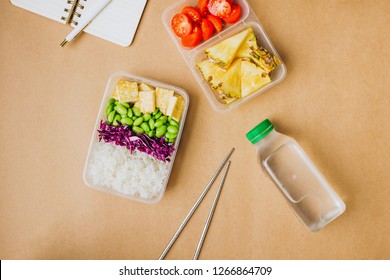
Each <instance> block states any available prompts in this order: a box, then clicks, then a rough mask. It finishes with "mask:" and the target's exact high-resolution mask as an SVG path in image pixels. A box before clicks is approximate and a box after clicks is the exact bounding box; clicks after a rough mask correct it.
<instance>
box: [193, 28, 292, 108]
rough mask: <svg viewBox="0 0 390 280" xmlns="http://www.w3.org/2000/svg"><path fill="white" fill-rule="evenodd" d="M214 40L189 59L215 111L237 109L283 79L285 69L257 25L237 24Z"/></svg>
mask: <svg viewBox="0 0 390 280" xmlns="http://www.w3.org/2000/svg"><path fill="white" fill-rule="evenodd" d="M218 37H219V38H213V39H212V40H210V41H209V42H207V44H205V45H203V46H202V48H201V49H199V50H197V52H196V54H194V55H193V57H192V58H191V60H190V66H191V70H192V71H193V74H194V75H195V77H196V79H197V80H198V82H199V84H200V86H201V87H202V89H203V91H204V92H205V94H206V96H207V97H208V99H209V101H210V102H211V104H212V105H213V107H214V109H215V110H217V111H226V110H230V109H232V108H234V107H237V106H238V105H240V104H243V103H245V102H247V101H249V100H250V99H252V98H253V97H255V96H257V95H259V94H260V93H262V92H264V91H265V90H267V89H269V88H271V87H272V86H274V85H276V84H277V83H279V82H281V81H282V80H283V79H284V77H285V75H286V67H285V65H284V64H283V62H282V60H281V59H280V57H279V55H278V53H277V52H276V50H275V48H274V47H273V45H272V43H271V41H270V40H269V38H268V37H267V35H266V34H265V32H264V31H263V29H262V27H261V26H260V24H259V23H257V22H249V23H244V24H240V25H238V26H235V28H232V29H230V30H229V32H226V33H224V34H223V35H221V36H218Z"/></svg>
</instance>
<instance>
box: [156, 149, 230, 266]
mask: <svg viewBox="0 0 390 280" xmlns="http://www.w3.org/2000/svg"><path fill="white" fill-rule="evenodd" d="M233 152H234V148H232V149H231V150H230V152H229V153H228V154H227V156H226V157H225V159H224V160H223V161H222V163H221V164H220V166H219V167H218V168H217V170H216V171H215V173H214V175H213V176H212V177H211V179H210V181H209V183H208V184H207V186H206V187H205V189H204V190H203V192H202V193H201V194H200V196H199V198H198V199H197V201H196V202H195V204H194V205H193V206H192V208H191V210H190V211H189V212H188V214H187V216H186V217H185V218H184V220H183V222H182V223H181V224H180V226H179V228H178V229H177V230H176V232H175V234H174V235H173V237H172V239H171V240H170V241H169V243H168V245H167V246H166V247H165V249H164V251H163V252H162V253H161V255H160V257H159V258H158V259H159V260H163V259H164V258H165V256H166V255H167V253H168V252H169V250H170V249H171V247H172V245H173V244H174V243H175V241H176V239H177V238H178V237H179V235H180V233H181V232H182V230H183V229H184V227H185V226H186V224H187V222H188V221H189V220H190V218H191V217H192V215H193V214H194V212H195V210H196V209H197V208H198V206H199V204H200V203H201V202H202V200H203V198H204V197H205V195H206V194H207V192H208V191H209V189H210V188H211V186H212V185H213V183H214V182H215V180H216V179H217V177H218V175H219V173H221V170H222V168H223V167H224V166H225V165H226V168H225V171H224V173H223V176H222V179H221V182H220V184H219V187H218V190H217V193H216V195H215V198H214V201H213V204H212V205H211V209H210V212H209V214H208V216H207V220H206V223H205V225H204V228H203V231H202V234H201V236H200V239H199V242H198V245H197V247H196V250H195V253H194V256H193V258H192V259H193V260H197V259H198V257H199V253H200V250H201V249H202V246H203V242H204V239H205V237H206V234H207V231H208V228H209V226H210V223H211V219H212V217H213V215H214V211H215V208H216V206H217V203H218V199H219V196H220V194H221V191H222V187H223V184H224V183H225V179H226V175H227V172H228V170H229V166H230V161H228V159H229V158H230V156H231V155H232V153H233ZM226 162H227V163H226Z"/></svg>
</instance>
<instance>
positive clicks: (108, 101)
mask: <svg viewBox="0 0 390 280" xmlns="http://www.w3.org/2000/svg"><path fill="white" fill-rule="evenodd" d="M188 106H189V97H188V94H187V92H186V91H184V90H183V89H181V88H178V87H175V86H173V85H170V84H166V83H162V82H159V81H155V80H152V79H149V78H146V77H142V76H138V75H134V74H130V73H126V72H116V73H114V74H112V75H111V77H110V79H109V81H108V84H107V86H106V90H105V93H104V96H103V99H102V102H101V105H100V109H99V113H98V116H97V119H96V123H95V127H94V130H93V135H92V139H91V142H90V146H89V150H88V155H87V158H86V162H85V167H84V173H83V177H84V182H85V184H86V185H87V186H89V187H92V188H94V189H97V190H101V191H105V192H108V193H111V194H115V195H119V196H122V197H125V198H128V199H130V200H134V201H138V202H144V203H156V202H158V201H160V200H161V198H162V197H163V195H164V192H165V189H166V187H167V184H168V180H169V177H170V174H171V170H172V167H173V164H174V161H175V157H176V153H177V150H178V147H179V143H180V138H181V135H182V132H183V129H184V123H185V119H186V115H187V110H188Z"/></svg>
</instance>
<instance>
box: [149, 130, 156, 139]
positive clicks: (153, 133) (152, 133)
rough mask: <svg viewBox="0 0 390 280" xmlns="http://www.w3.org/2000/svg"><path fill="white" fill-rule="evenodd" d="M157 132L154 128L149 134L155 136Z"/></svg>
mask: <svg viewBox="0 0 390 280" xmlns="http://www.w3.org/2000/svg"><path fill="white" fill-rule="evenodd" d="M155 134H156V132H155V131H154V130H151V131H149V133H148V135H149V137H153V136H154V135H155Z"/></svg>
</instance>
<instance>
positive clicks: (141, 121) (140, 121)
mask: <svg viewBox="0 0 390 280" xmlns="http://www.w3.org/2000/svg"><path fill="white" fill-rule="evenodd" d="M143 122H144V118H143V117H139V118H137V119H136V120H135V121H134V125H135V126H139V125H140V124H141V123H143Z"/></svg>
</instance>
